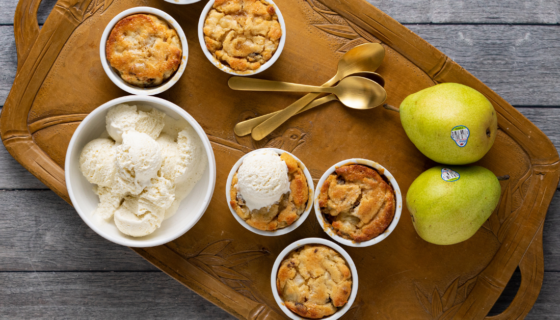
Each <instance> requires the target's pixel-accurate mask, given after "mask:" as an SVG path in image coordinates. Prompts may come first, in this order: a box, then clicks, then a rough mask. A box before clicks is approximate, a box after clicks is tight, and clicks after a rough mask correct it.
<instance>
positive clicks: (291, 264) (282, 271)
mask: <svg viewBox="0 0 560 320" xmlns="http://www.w3.org/2000/svg"><path fill="white" fill-rule="evenodd" d="M276 289H277V290H278V294H279V295H280V297H281V298H282V300H284V303H285V305H286V307H288V309H290V310H291V311H293V312H294V313H296V314H298V315H300V316H302V317H305V318H312V319H320V318H323V317H327V316H330V315H332V314H334V313H335V312H336V311H337V310H338V308H341V307H343V306H344V305H345V304H346V303H347V302H348V298H349V297H350V293H351V291H352V274H351V272H350V268H349V267H348V265H347V263H346V261H345V260H344V258H342V256H341V255H340V254H339V253H338V252H336V251H334V250H333V249H331V248H329V247H326V246H323V245H306V246H305V247H300V248H298V249H297V250H295V251H294V252H291V253H290V254H289V255H288V257H287V258H286V259H284V260H283V261H282V263H281V264H280V268H279V269H278V277H277V279H276Z"/></svg>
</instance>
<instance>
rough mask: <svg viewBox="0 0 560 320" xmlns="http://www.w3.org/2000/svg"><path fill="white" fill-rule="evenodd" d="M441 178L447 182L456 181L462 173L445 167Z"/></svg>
mask: <svg viewBox="0 0 560 320" xmlns="http://www.w3.org/2000/svg"><path fill="white" fill-rule="evenodd" d="M441 178H442V179H443V180H444V181H447V182H455V181H457V180H459V179H460V178H461V175H460V174H459V173H458V172H456V171H453V170H451V169H447V168H443V169H441Z"/></svg>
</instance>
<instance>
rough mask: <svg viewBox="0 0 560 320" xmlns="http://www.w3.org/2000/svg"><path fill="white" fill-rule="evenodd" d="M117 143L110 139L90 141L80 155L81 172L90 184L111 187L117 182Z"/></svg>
mask: <svg viewBox="0 0 560 320" xmlns="http://www.w3.org/2000/svg"><path fill="white" fill-rule="evenodd" d="M114 145H115V142H113V141H112V140H110V139H95V140H92V141H90V142H89V143H88V144H86V146H85V147H84V149H82V153H81V154H80V170H81V171H82V174H83V175H84V176H85V177H86V179H87V180H88V181H89V182H90V183H95V184H97V185H99V186H103V187H111V186H112V185H113V183H114V181H115V173H116V164H115V155H116V153H115V149H114V148H113V146H114Z"/></svg>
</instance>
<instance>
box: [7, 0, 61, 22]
mask: <svg viewBox="0 0 560 320" xmlns="http://www.w3.org/2000/svg"><path fill="white" fill-rule="evenodd" d="M17 3H18V1H17V0H0V24H2V25H9V24H13V23H14V14H15V12H16V6H17ZM55 4H56V0H43V1H41V5H40V6H39V11H38V12H37V21H38V22H39V24H43V23H45V20H47V17H48V16H49V13H50V12H51V10H52V8H53V7H54V5H55Z"/></svg>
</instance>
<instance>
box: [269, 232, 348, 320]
mask: <svg viewBox="0 0 560 320" xmlns="http://www.w3.org/2000/svg"><path fill="white" fill-rule="evenodd" d="M306 244H322V245H325V246H327V247H330V248H332V249H333V250H334V251H336V252H338V253H339V254H340V255H342V257H343V258H344V260H346V263H348V266H349V267H350V271H351V272H352V291H351V292H350V297H349V298H348V302H347V303H346V304H345V305H344V307H342V308H341V309H340V310H338V311H337V312H335V313H334V314H333V315H331V316H329V317H326V318H322V319H321V320H335V319H338V318H340V317H342V316H343V315H344V314H345V313H346V311H348V310H349V309H350V307H352V304H353V303H354V300H356V296H357V295H358V270H357V269H356V265H355V264H354V261H353V260H352V258H351V257H350V255H349V254H348V252H346V251H345V250H344V249H342V248H341V247H340V246H339V245H337V244H336V243H334V242H332V241H329V240H325V239H321V238H305V239H301V240H298V241H296V242H294V243H292V244H290V245H289V246H287V247H286V248H285V249H284V250H282V252H280V254H279V255H278V257H277V258H276V261H275V262H274V266H273V267H272V273H271V274H270V287H271V288H272V294H273V295H274V299H275V300H276V303H278V306H279V307H280V309H282V311H284V313H285V314H286V315H287V316H288V317H290V318H291V319H294V320H302V319H307V318H302V317H301V316H299V315H297V314H295V313H293V312H292V311H291V310H290V309H288V307H286V305H285V304H284V300H282V298H281V297H280V295H279V294H278V289H277V286H276V278H277V277H278V268H280V264H281V263H282V261H283V260H284V258H285V257H286V256H287V255H288V254H290V252H292V251H294V250H296V249H297V248H299V247H303V246H305V245H306Z"/></svg>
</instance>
